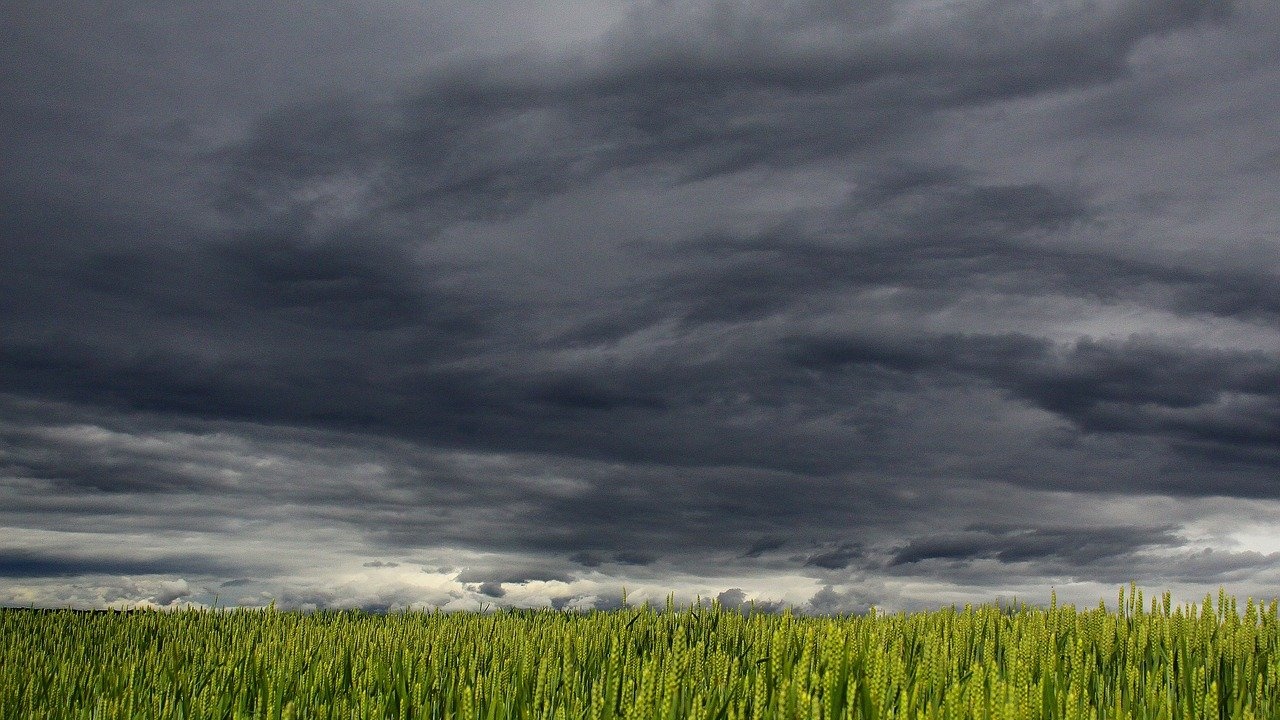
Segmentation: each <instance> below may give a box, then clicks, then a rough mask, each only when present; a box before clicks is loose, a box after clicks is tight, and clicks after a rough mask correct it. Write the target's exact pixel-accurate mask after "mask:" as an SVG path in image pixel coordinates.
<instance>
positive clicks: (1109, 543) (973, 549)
mask: <svg viewBox="0 0 1280 720" xmlns="http://www.w3.org/2000/svg"><path fill="white" fill-rule="evenodd" d="M1173 530H1174V529H1173V528H1168V527H1165V528H1161V527H1104V528H1076V527H1071V528H1028V529H1022V528H1015V527H996V528H973V529H971V530H969V531H967V532H964V533H959V534H955V535H945V536H937V537H927V538H918V539H915V540H912V541H911V542H910V543H908V544H907V545H906V546H905V547H903V548H902V549H901V550H899V551H898V552H897V554H895V555H894V556H893V559H892V561H891V564H892V565H908V564H911V563H917V562H920V561H922V560H930V559H941V560H972V559H975V558H995V559H996V560H999V561H1000V562H1002V563H1015V562H1029V561H1041V560H1045V559H1053V560H1059V561H1063V562H1066V563H1069V564H1072V565H1088V564H1090V563H1093V562H1096V561H1098V560H1101V559H1104V558H1110V557H1115V556H1117V555H1127V554H1129V553H1133V552H1135V551H1138V550H1141V549H1144V548H1150V547H1177V546H1178V545H1180V544H1181V543H1182V542H1183V538H1180V537H1178V536H1177V535H1176V534H1174V532H1173Z"/></svg>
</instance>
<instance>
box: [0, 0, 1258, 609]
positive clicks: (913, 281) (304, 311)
mask: <svg viewBox="0 0 1280 720" xmlns="http://www.w3.org/2000/svg"><path fill="white" fill-rule="evenodd" d="M6 15H7V16H8V20H7V21H6V22H5V23H3V24H2V25H0V48H2V49H0V59H2V64H0V67H3V68H4V69H3V71H0V95H2V99H3V104H0V108H2V109H0V127H2V128H3V129H4V131H5V132H4V136H5V137H6V138H7V140H6V142H4V143H0V253H2V255H3V257H4V258H5V261H4V262H3V263H0V289H2V291H3V302H2V303H0V508H2V509H0V526H3V528H4V537H5V540H4V542H3V547H0V602H4V603H8V604H40V605H66V604H73V605H81V606H107V605H127V604H139V603H143V604H154V605H159V606H171V605H178V604H183V603H191V604H209V603H212V602H213V601H214V600H215V598H217V599H218V602H220V603H221V604H224V605H225V604H245V605H259V604H265V603H268V602H271V601H273V600H274V601H276V602H278V603H280V604H282V605H287V606H297V607H323V606H357V607H364V608H369V609H392V608H402V607H409V606H443V607H447V608H453V609H459V608H476V607H486V606H493V605H494V604H495V603H496V604H498V605H515V606H534V605H551V606H553V607H557V608H566V609H568V608H588V607H600V608H605V607H616V606H618V605H619V604H620V603H621V602H622V596H623V592H624V588H625V589H626V590H625V591H626V592H627V593H628V601H629V602H638V601H644V600H653V601H661V600H662V599H663V598H665V597H666V595H667V594H668V593H669V592H674V593H675V594H676V595H677V597H679V598H680V599H681V600H682V601H690V600H693V599H694V598H695V597H701V598H703V599H707V598H717V599H719V601H720V602H722V603H724V604H725V605H729V606H734V607H742V608H748V607H752V606H754V607H755V608H756V609H757V610H761V611H774V610H777V609H779V608H782V607H784V606H795V607H798V608H801V609H804V610H808V611H813V612H857V611H862V610H865V609H866V608H867V607H869V606H871V605H873V604H877V605H884V606H890V607H901V608H919V607H930V606H935V605H938V604H947V603H955V602H968V601H974V600H977V601H981V600H990V599H994V598H995V597H997V596H1001V597H1009V596H1017V597H1019V598H1024V599H1028V600H1033V601H1034V600H1037V599H1043V598H1047V597H1048V593H1049V588H1050V587H1051V586H1052V587H1054V588H1056V589H1057V592H1058V594H1059V596H1060V597H1062V598H1063V599H1070V600H1077V601H1081V602H1087V603H1090V604H1092V603H1094V602H1096V600H1097V597H1098V596H1100V595H1106V596H1108V597H1110V596H1111V591H1110V589H1109V588H1108V586H1109V585H1113V584H1116V583H1127V582H1128V581H1130V580H1136V581H1138V582H1140V583H1146V584H1150V585H1153V586H1159V587H1162V588H1165V587H1167V588H1172V589H1174V590H1175V591H1176V592H1177V593H1179V594H1182V595H1185V596H1186V597H1189V598H1191V597H1199V596H1201V595H1202V594H1203V591H1204V590H1205V588H1206V587H1208V588H1214V587H1216V586H1217V585H1219V584H1225V585H1228V586H1230V587H1231V588H1232V589H1233V590H1238V591H1240V592H1242V593H1253V594H1256V595H1265V594H1268V593H1274V592H1275V589H1274V588H1275V583H1276V582H1277V581H1278V580H1280V541H1277V540H1276V537H1277V535H1276V534H1277V532H1280V485H1278V484H1277V482H1276V478H1277V477H1280V323H1278V318H1280V245H1277V237H1280V233H1278V231H1280V211H1278V210H1277V209H1276V206H1275V203H1274V199H1275V197H1276V193H1277V191H1280V159H1278V158H1280V121H1278V120H1277V118H1280V50H1278V49H1277V48H1280V31H1278V30H1276V28H1280V10H1277V8H1276V7H1275V6H1274V4H1272V3H1269V2H1264V1H1263V0H1235V1H1228V0H1221V1H1211V2H1206V1H1202V0H1201V1H1196V2H1191V1H1188V0H1156V1H1153V0H1106V1H1105V2H1096V3H1093V2H1083V1H1082V0H1045V1H1043V2H1042V1H1032V0H960V1H957V2H950V3H930V2H914V1H902V0H877V1H876V2H864V3H852V4H843V5H842V4H839V3H832V2H827V1H826V0H795V1H788V2H777V3H756V2H745V1H744V2H702V1H701V0H681V1H676V2H652V3H651V2H629V1H622V0H619V1H618V2H584V1H580V0H564V2H558V3H550V4H546V3H543V4H539V5H538V6H537V8H536V10H534V9H530V8H527V7H524V6H523V5H520V4H513V3H507V2H505V1H504V0H492V1H491V2H490V1H488V0H486V2H468V3H455V4H453V5H449V4H443V5H442V4H439V3H431V4H422V3H414V2H400V1H399V0H397V1H395V2H389V3H377V4H375V3H365V2H362V1H361V0H344V1H343V2H339V3H310V2H307V3H302V4H300V5H298V6H297V7H296V8H294V9H293V10H291V11H289V12H288V13H284V12H283V11H278V10H273V9H271V8H269V7H261V6H259V5H258V4H253V3H241V2H231V3H219V4H215V5H211V6H208V7H201V8H196V9H181V8H177V9H175V8H168V7H159V6H155V5H153V4H150V3H144V2H138V1H135V0H122V1H121V2H114V3H109V4H108V6H99V5H94V4H92V3H83V2H78V1H77V0H59V2H56V3H53V4H49V5H42V6H39V7H36V6H31V7H24V8H14V9H13V10H10V11H7V13H6ZM104 548H117V549H118V552H112V553H110V554H108V553H106V552H105V551H104ZM753 604H754V605H753Z"/></svg>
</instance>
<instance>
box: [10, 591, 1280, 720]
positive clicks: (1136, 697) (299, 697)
mask: <svg viewBox="0 0 1280 720" xmlns="http://www.w3.org/2000/svg"><path fill="white" fill-rule="evenodd" d="M1118 599H1119V604H1118V607H1116V608H1115V609H1114V610H1108V609H1107V608H1105V607H1104V606H1102V604H1101V603H1100V605H1099V607H1097V608H1093V609H1087V610H1082V609H1077V608H1075V607H1072V606H1060V605H1057V603H1056V602H1055V603H1053V604H1052V605H1051V606H1050V607H1049V608H1039V609H1037V608H1031V607H1027V606H1022V607H1020V608H1017V609H1010V608H1001V607H997V606H994V605H992V606H980V607H966V608H963V609H943V610H939V611H935V612H927V613H914V614H893V615H890V614H882V613H876V612H872V613H869V614H867V615H863V616H851V617H802V616H797V615H792V614H790V613H786V614H781V615H768V614H762V613H757V614H751V613H743V612H737V611H731V610H726V609H723V608H720V607H718V606H710V607H707V606H700V607H694V608H684V609H677V608H674V607H672V606H671V604H670V603H668V605H667V607H666V608H651V607H648V606H645V607H639V608H626V609H622V610H616V611H610V612H590V613H566V612H556V611H551V610H537V611H533V610H503V611H495V612H490V613H441V612H404V613H390V614H385V615H382V614H371V613H363V612H358V611H322V612H313V613H299V612H282V611H276V610H273V609H272V610H186V611H176V612H157V611H136V612H95V613H86V612H75V611H71V610H59V611H38V610H25V609H10V610H3V611H0V643H2V645H0V708H2V710H3V712H2V716H3V717H4V718H13V719H14V720H18V719H21V720H34V719H36V718H165V719H168V718H272V719H275V718H467V719H468V720H470V719H471V718H479V719H491V718H590V719H595V718H667V719H677V718H680V719H683V718H868V719H870V718H928V719H930V720H932V719H934V718H940V719H950V718H982V719H983V720H988V719H990V720H996V719H999V720H1008V719H1012V718H1042V719H1048V718H1276V717H1280V655H1278V653H1280V622H1278V621H1277V605H1276V602H1274V601H1272V602H1271V603H1270V604H1269V605H1262V604H1258V603H1255V602H1253V601H1252V600H1249V601H1247V602H1246V603H1245V604H1244V606H1243V607H1237V604H1236V601H1235V600H1234V599H1233V598H1230V597H1227V596H1226V595H1225V594H1222V593H1219V595H1218V598H1217V600H1216V602H1215V601H1214V598H1212V597H1206V598H1205V600H1204V601H1203V602H1202V603H1198V604H1192V605H1184V606H1179V607H1171V603H1170V598H1169V596H1168V595H1167V594H1166V595H1164V596H1162V597H1160V598H1156V599H1153V601H1152V602H1151V603H1150V604H1149V606H1145V607H1144V601H1143V598H1142V594H1141V592H1135V591H1133V590H1130V592H1129V593H1128V594H1126V593H1125V592H1124V591H1123V590H1122V591H1121V593H1120V597H1119V598H1118Z"/></svg>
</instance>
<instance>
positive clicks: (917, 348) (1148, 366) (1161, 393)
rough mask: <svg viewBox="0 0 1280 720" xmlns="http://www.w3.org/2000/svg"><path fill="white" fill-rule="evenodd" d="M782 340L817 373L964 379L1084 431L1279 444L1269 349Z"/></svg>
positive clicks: (954, 339) (972, 339)
mask: <svg viewBox="0 0 1280 720" xmlns="http://www.w3.org/2000/svg"><path fill="white" fill-rule="evenodd" d="M790 344H791V357H792V358H793V359H794V360H795V362H797V363H798V364H799V365H801V366H802V367H807V368H812V369H817V370H832V369H839V368H842V367H846V366H871V367H878V368H883V369H886V370H889V371H892V372H894V373H896V374H902V375H905V376H908V377H912V376H914V377H918V376H921V375H923V374H926V373H929V372H942V373H958V374H961V375H969V376H972V377H975V378H978V379H980V380H982V381H985V382H988V383H991V384H992V385H994V386H995V387H998V388H1001V389H1003V390H1006V391H1008V392H1010V393H1011V394H1012V395H1013V396H1015V397H1017V398H1019V399H1021V400H1024V401H1026V402H1029V403H1032V404H1033V405H1035V406H1036V407H1039V408H1041V409H1044V410H1047V411H1049V412H1052V413H1055V414H1058V415H1060V416H1062V417H1064V418H1066V419H1068V420H1070V421H1071V422H1072V423H1074V424H1075V425H1076V426H1077V427H1079V428H1080V429H1082V430H1084V431H1087V432H1104V433H1131V434H1135V435H1142V434H1153V435H1158V436H1163V437H1165V438H1167V439H1168V440H1169V441H1170V442H1171V444H1172V445H1171V446H1172V447H1174V448H1177V449H1181V450H1184V451H1188V452H1193V453H1210V454H1218V455H1224V454H1225V455H1234V456H1236V457H1238V458H1240V459H1250V458H1251V459H1253V460H1254V461H1255V462H1257V463H1260V464H1263V465H1266V464H1269V463H1274V462H1275V461H1276V459H1277V450H1280V424H1278V422H1277V420H1278V419H1280V393H1278V392H1277V388H1280V358H1278V357H1277V356H1276V355H1274V354H1271V353H1263V352H1244V351H1224V350H1219V349H1206V348H1188V347H1185V346H1172V345H1169V344H1166V343H1161V342H1158V341H1155V340H1152V339H1144V338H1132V339H1130V340H1127V341H1124V342H1101V341H1095V340H1087V339H1086V340H1081V341H1079V342H1076V343H1073V344H1070V345H1067V346H1065V347H1063V346H1056V345H1054V344H1052V343H1050V342H1048V341H1045V340H1042V339H1037V338H1031V337H1027V336H1024V335H995V336H991V335H986V336H977V335H974V336H956V335H948V336H935V337H922V338H915V339H910V340H903V339H896V338H885V337H863V338H856V339H855V338H848V339H844V340H839V339H835V338H833V337H830V336H827V337H824V338H821V339H813V340H795V341H791V343H790ZM1202 489H1203V488H1202ZM1218 489H1219V490H1221V489H1223V488H1218ZM1232 489H1233V490H1235V491H1237V492H1239V491H1244V492H1247V493H1250V494H1252V493H1262V494H1270V493H1272V492H1274V487H1273V484H1272V483H1271V482H1270V481H1268V480H1264V479H1261V478H1259V479H1258V482H1257V484H1256V485H1254V486H1253V487H1252V488H1248V483H1243V484H1242V486H1241V487H1234V488H1232ZM1183 491H1191V492H1196V491H1197V489H1196V488H1195V487H1188V488H1183Z"/></svg>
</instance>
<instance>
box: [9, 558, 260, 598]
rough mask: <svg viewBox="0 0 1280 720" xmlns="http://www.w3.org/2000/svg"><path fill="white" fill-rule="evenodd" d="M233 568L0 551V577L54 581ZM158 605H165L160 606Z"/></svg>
mask: <svg viewBox="0 0 1280 720" xmlns="http://www.w3.org/2000/svg"><path fill="white" fill-rule="evenodd" d="M235 567H236V566H235V565H233V564H231V563H228V562H226V561H223V560H220V559H218V558H214V557H209V556H204V555H160V556H145V555H143V556H139V557H135V558H130V557H128V556H127V554H126V555H124V556H121V555H111V556H106V555H101V554H97V555H89V554H80V553H58V552H50V551H43V550H30V549H26V548H0V577H5V578H11V579H12V578H55V577H74V576H80V575H179V576H181V575H187V576H190V575H223V574H227V573H229V572H234V571H235V570H234V568H235ZM160 604H161V605H168V604H169V603H168V602H162V603H160Z"/></svg>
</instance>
